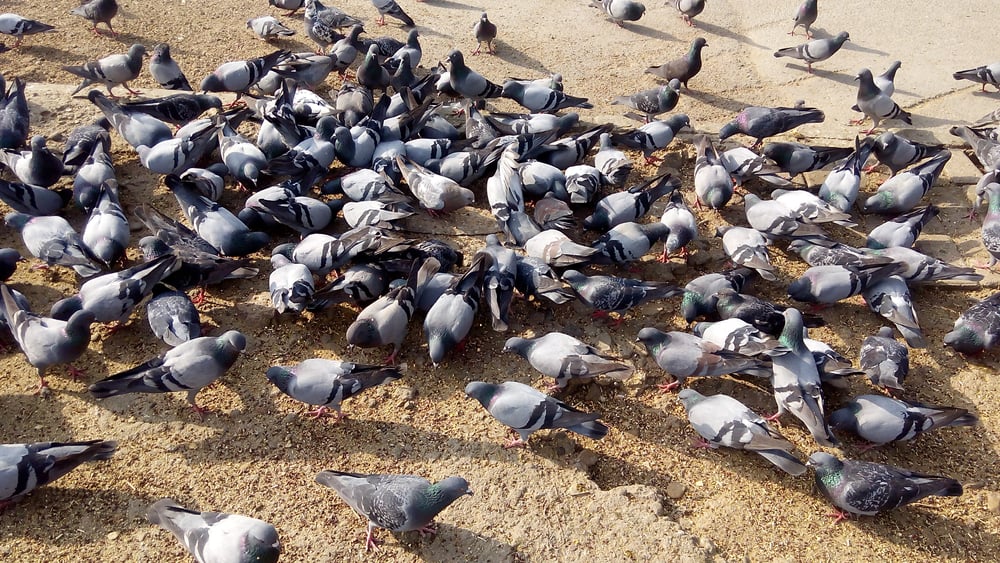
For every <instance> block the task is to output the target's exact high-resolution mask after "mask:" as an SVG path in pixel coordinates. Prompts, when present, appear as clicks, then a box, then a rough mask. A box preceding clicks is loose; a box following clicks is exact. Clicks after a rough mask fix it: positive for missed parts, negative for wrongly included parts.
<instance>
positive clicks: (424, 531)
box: [417, 522, 438, 538]
mask: <svg viewBox="0 0 1000 563" xmlns="http://www.w3.org/2000/svg"><path fill="white" fill-rule="evenodd" d="M417 531H418V532H420V537H422V538H426V537H427V536H431V537H434V536H436V535H437V533H438V531H437V524H435V523H434V522H431V523H429V524H427V525H426V526H424V527H423V528H420V529H418V530H417Z"/></svg>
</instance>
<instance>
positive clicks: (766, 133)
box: [719, 106, 826, 148]
mask: <svg viewBox="0 0 1000 563" xmlns="http://www.w3.org/2000/svg"><path fill="white" fill-rule="evenodd" d="M825 119H826V115H825V114H824V113H823V112H822V111H820V110H818V109H816V108H810V107H792V108H787V107H777V108H769V107H759V106H750V107H748V108H746V109H744V110H743V111H741V112H740V113H739V114H737V116H736V118H735V119H733V120H732V121H730V122H729V123H727V124H725V125H723V126H722V128H721V129H719V140H720V141H722V140H725V139H728V138H729V137H732V136H733V135H735V134H737V133H742V134H744V135H746V136H748V137H753V138H754V139H756V142H755V143H754V145H753V147H751V148H757V147H759V146H760V145H761V144H762V143H763V142H764V139H766V138H767V137H772V136H774V135H778V134H780V133H784V132H786V131H790V130H792V129H795V128H796V127H798V126H799V125H803V124H806V123H822V122H823V120H825Z"/></svg>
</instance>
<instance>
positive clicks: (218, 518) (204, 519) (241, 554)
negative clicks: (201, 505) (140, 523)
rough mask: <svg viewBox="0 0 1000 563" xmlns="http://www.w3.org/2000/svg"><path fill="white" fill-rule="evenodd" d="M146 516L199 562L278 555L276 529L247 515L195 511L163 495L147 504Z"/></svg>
mask: <svg viewBox="0 0 1000 563" xmlns="http://www.w3.org/2000/svg"><path fill="white" fill-rule="evenodd" d="M146 519H147V520H149V523H150V524H155V525H157V526H159V527H161V528H163V529H165V530H167V531H168V532H170V533H171V534H173V535H174V537H176V538H177V540H178V541H180V542H181V544H182V545H184V549H186V550H188V552H189V553H191V555H194V557H195V559H196V560H197V561H199V562H203V563H210V562H211V563H223V562H231V563H277V561H278V556H279V555H280V554H281V543H280V542H279V541H278V530H276V529H275V528H274V526H272V525H271V524H268V523H267V522H264V521H263V520H258V519H256V518H250V517H249V516H242V515H240V514H227V513H225V512H198V511H197V510H191V509H189V508H184V507H182V506H181V505H179V504H177V502H175V501H174V500H173V499H169V498H164V499H160V500H158V501H156V502H154V503H153V504H152V505H150V506H149V508H148V509H147V510H146Z"/></svg>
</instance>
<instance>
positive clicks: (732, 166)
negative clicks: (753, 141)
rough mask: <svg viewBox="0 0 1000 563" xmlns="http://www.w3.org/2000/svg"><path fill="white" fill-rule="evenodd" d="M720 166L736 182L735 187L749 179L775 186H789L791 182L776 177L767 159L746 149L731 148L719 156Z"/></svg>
mask: <svg viewBox="0 0 1000 563" xmlns="http://www.w3.org/2000/svg"><path fill="white" fill-rule="evenodd" d="M719 159H720V160H721V161H722V165H723V166H725V167H726V170H727V171H728V172H729V174H730V175H731V176H732V177H733V179H734V180H735V181H736V187H742V186H743V182H745V181H747V180H749V179H750V178H759V179H761V180H764V181H765V182H767V183H769V184H773V185H775V186H790V185H791V182H789V181H788V180H786V179H784V178H782V177H781V176H778V175H777V172H780V170H778V168H777V167H776V166H772V165H769V164H768V163H767V158H765V157H764V156H762V155H759V154H757V153H755V152H753V151H752V150H750V149H748V148H746V147H733V148H731V149H728V150H726V151H724V152H723V153H722V154H720V155H719Z"/></svg>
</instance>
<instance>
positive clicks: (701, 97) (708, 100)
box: [682, 77, 747, 113]
mask: <svg viewBox="0 0 1000 563" xmlns="http://www.w3.org/2000/svg"><path fill="white" fill-rule="evenodd" d="M695 79H697V77H695ZM692 80H694V79H692ZM683 94H686V95H688V96H689V97H691V98H694V99H695V100H698V101H699V102H701V103H703V104H707V105H710V106H712V107H715V108H719V109H724V110H727V111H731V112H733V113H736V112H739V111H740V110H742V109H743V108H745V107H747V103H746V101H742V100H737V99H734V98H729V97H726V96H722V95H719V94H717V93H715V92H708V91H705V90H696V89H686V90H684V91H683V92H682V99H683Z"/></svg>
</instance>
